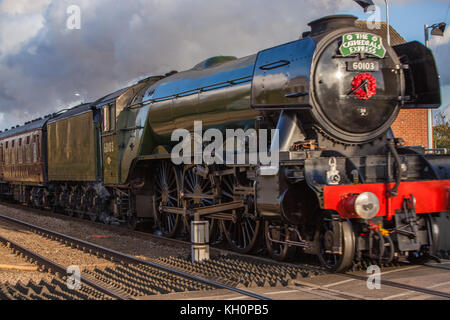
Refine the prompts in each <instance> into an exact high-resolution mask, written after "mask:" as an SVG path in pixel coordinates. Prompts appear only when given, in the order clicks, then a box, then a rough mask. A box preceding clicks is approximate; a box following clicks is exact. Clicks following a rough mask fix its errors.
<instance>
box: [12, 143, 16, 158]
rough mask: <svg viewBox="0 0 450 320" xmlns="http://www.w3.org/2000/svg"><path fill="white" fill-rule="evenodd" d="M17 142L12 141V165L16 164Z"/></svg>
mask: <svg viewBox="0 0 450 320" xmlns="http://www.w3.org/2000/svg"><path fill="white" fill-rule="evenodd" d="M15 142H16V140H12V141H11V164H15V163H16V150H14V145H15Z"/></svg>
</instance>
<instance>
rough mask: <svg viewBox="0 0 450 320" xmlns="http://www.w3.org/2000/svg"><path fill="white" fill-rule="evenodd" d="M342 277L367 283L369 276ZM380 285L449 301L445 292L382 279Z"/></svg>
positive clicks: (449, 295) (448, 294)
mask: <svg viewBox="0 0 450 320" xmlns="http://www.w3.org/2000/svg"><path fill="white" fill-rule="evenodd" d="M342 275H343V276H346V277H348V278H353V279H356V280H363V281H367V279H368V278H369V276H359V275H356V274H348V273H344V274H342ZM380 283H381V284H384V285H387V286H390V287H396V288H400V289H405V290H409V291H416V292H420V293H425V294H429V295H432V296H440V297H444V298H447V299H450V293H446V292H442V291H436V290H431V289H427V288H420V287H416V286H411V285H409V284H403V283H399V282H394V281H390V280H383V279H381V280H380Z"/></svg>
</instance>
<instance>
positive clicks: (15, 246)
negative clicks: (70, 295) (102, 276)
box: [0, 236, 130, 300]
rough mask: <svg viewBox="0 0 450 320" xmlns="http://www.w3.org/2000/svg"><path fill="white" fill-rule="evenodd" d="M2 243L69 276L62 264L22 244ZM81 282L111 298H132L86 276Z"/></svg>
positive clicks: (4, 241) (55, 271)
mask: <svg viewBox="0 0 450 320" xmlns="http://www.w3.org/2000/svg"><path fill="white" fill-rule="evenodd" d="M0 242H2V243H3V244H5V246H8V247H10V248H13V249H15V250H17V251H19V252H21V253H22V254H24V255H25V256H27V257H29V258H31V259H33V260H35V261H36V262H37V264H38V265H39V266H42V267H44V268H46V269H47V270H49V271H50V272H52V273H55V274H56V273H59V274H61V275H64V274H67V269H66V268H65V267H63V266H61V265H60V264H58V263H56V262H54V261H52V260H50V259H47V258H45V257H43V256H41V255H39V254H38V253H36V252H34V251H32V250H30V249H27V248H25V247H23V246H21V245H20V244H18V243H16V242H14V241H11V240H9V239H7V238H5V237H2V236H0ZM80 281H81V282H84V283H85V284H86V285H88V286H90V287H92V288H94V289H97V290H98V291H100V292H103V293H104V294H106V295H108V296H110V297H113V298H115V299H118V300H130V297H128V296H124V295H121V294H119V293H117V292H115V291H113V290H111V289H108V288H106V287H105V286H103V285H101V284H99V283H97V282H96V281H93V280H91V279H89V278H86V277H85V276H83V277H81V278H80Z"/></svg>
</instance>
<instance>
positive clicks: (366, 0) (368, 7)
mask: <svg viewBox="0 0 450 320" xmlns="http://www.w3.org/2000/svg"><path fill="white" fill-rule="evenodd" d="M354 1H355V2H356V3H357V4H359V5H360V6H361V7H362V8H363V9H364V12H366V13H367V12H372V11H375V4H374V3H373V1H372V0H354Z"/></svg>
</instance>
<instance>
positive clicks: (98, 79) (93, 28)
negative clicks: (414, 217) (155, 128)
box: [0, 0, 450, 130]
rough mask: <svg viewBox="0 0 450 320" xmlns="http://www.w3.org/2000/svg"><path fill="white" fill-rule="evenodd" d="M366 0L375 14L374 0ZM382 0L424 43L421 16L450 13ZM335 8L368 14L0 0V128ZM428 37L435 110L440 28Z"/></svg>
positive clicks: (448, 74)
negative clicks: (434, 72)
mask: <svg viewBox="0 0 450 320" xmlns="http://www.w3.org/2000/svg"><path fill="white" fill-rule="evenodd" d="M374 2H375V3H376V4H377V5H379V6H380V8H381V10H380V12H381V13H380V16H379V18H380V19H381V20H383V21H384V19H385V15H384V0H374ZM389 3H390V9H391V10H390V11H391V14H390V18H391V25H393V26H394V27H395V29H396V30H397V31H399V33H400V34H401V35H402V36H403V37H404V38H405V39H406V40H407V41H413V40H417V41H420V42H424V31H423V26H424V24H429V25H431V24H434V23H437V22H442V21H444V22H447V23H449V22H450V21H449V8H450V0H445V1H444V0H434V1H423V0H422V1H420V0H389ZM71 5H76V6H78V7H79V8H80V14H81V15H80V24H79V27H80V29H77V28H75V29H73V28H68V22H69V26H72V27H73V26H76V25H77V20H76V19H75V20H74V19H73V17H74V16H73V13H74V12H73V11H69V12H68V8H69V7H70V6H71ZM339 13H345V14H353V15H355V16H357V17H359V18H360V19H361V20H366V19H367V18H369V15H368V14H365V13H364V12H363V10H362V9H361V8H360V7H359V6H358V5H357V4H356V3H355V2H353V1H352V0H340V1H339V0H277V1H273V0H227V1H223V0H127V1H117V0H0V130H3V129H4V128H10V127H12V126H15V125H17V124H23V123H24V122H25V121H28V120H30V119H33V118H37V117H41V116H44V115H46V114H49V113H52V112H55V111H57V110H60V109H64V108H67V107H69V106H73V105H75V104H77V103H80V102H81V101H83V102H88V101H95V100H97V99H98V98H100V97H102V96H105V95H107V94H108V93H111V92H113V91H115V90H117V89H120V88H122V87H125V86H127V85H130V84H132V83H134V82H136V81H138V80H140V79H142V78H145V77H146V76H149V75H157V74H164V73H166V72H169V71H171V70H178V71H183V70H186V69H190V68H192V67H193V66H194V65H196V64H197V63H199V62H200V61H203V60H205V59H207V58H208V57H211V56H216V55H233V56H237V57H244V56H247V55H251V54H255V53H257V52H258V51H260V50H263V49H266V48H269V47H272V46H275V45H278V44H282V43H285V42H288V41H292V40H295V39H298V37H299V36H300V35H301V34H302V32H303V31H307V30H309V27H308V26H307V23H308V22H310V21H313V20H315V19H318V18H321V17H323V16H325V15H330V14H339ZM430 45H431V48H432V49H433V51H434V53H435V57H436V60H437V63H438V69H439V72H440V74H441V85H442V98H443V107H442V109H445V108H446V107H447V106H450V68H449V67H448V64H449V62H450V58H449V57H450V31H447V32H446V33H445V36H444V37H432V39H431V42H430ZM447 112H448V113H447V114H448V118H449V119H450V108H448V109H447Z"/></svg>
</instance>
